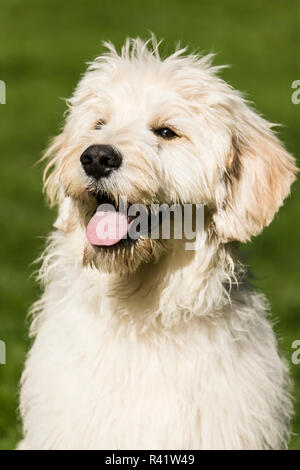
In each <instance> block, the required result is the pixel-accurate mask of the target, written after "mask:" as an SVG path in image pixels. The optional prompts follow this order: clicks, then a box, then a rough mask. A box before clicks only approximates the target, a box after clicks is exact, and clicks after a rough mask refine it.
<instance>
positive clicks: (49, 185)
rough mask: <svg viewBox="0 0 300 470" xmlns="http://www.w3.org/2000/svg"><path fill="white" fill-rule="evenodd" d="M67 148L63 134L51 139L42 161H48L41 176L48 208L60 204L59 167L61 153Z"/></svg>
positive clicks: (61, 196) (62, 196) (61, 197)
mask: <svg viewBox="0 0 300 470" xmlns="http://www.w3.org/2000/svg"><path fill="white" fill-rule="evenodd" d="M66 147H67V138H66V135H65V133H64V132H62V133H61V134H59V135H58V136H57V137H55V138H54V139H53V141H52V142H51V144H50V145H49V147H48V148H47V150H46V152H45V154H44V155H43V157H42V160H48V163H47V165H46V168H45V170H44V175H43V183H44V191H45V193H46V196H47V199H48V201H49V204H50V207H53V206H54V205H55V204H57V203H60V202H61V201H62V200H63V198H64V194H63V192H62V190H61V188H60V183H59V165H58V162H59V160H60V159H61V158H62V155H63V152H64V150H65V148H66Z"/></svg>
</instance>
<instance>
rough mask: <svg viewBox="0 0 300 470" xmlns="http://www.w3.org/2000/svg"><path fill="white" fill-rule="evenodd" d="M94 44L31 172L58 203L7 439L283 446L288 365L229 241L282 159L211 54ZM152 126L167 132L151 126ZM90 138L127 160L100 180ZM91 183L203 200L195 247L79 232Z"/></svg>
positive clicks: (261, 203)
mask: <svg viewBox="0 0 300 470" xmlns="http://www.w3.org/2000/svg"><path fill="white" fill-rule="evenodd" d="M107 47H108V52H107V53H106V54H104V55H102V56H101V57H98V58H97V59H96V60H95V61H94V62H93V63H91V64H90V65H89V68H88V70H87V73H86V74H85V75H84V77H83V78H82V80H81V81H80V83H79V85H78V87H77V88H76V90H75V92H74V95H73V97H72V98H71V99H70V100H69V103H68V104H69V113H68V116H67V119H66V124H65V126H64V129H63V131H62V133H61V134H60V135H59V136H58V137H56V139H55V140H54V142H53V144H52V145H51V146H50V148H49V150H48V151H47V153H46V158H48V159H50V160H49V163H48V166H47V171H46V179H45V187H46V190H47V193H48V196H49V198H50V201H51V203H52V204H58V205H59V208H60V209H59V217H58V220H57V222H56V224H55V228H56V230H55V231H54V232H53V233H52V235H51V236H50V239H49V244H48V247H47V249H46V251H45V253H44V255H43V257H42V260H43V263H42V268H41V271H40V280H41V281H42V282H43V284H44V288H45V290H44V294H43V296H42V298H41V300H40V301H39V302H37V303H36V305H35V306H34V309H33V313H34V319H33V323H32V330H31V332H32V335H33V336H34V337H35V340H34V343H33V346H32V348H31V350H30V352H29V354H28V357H27V361H26V366H25V370H24V373H23V376H22V384H21V404H20V409H21V415H22V419H23V424H24V439H23V441H22V442H21V444H20V448H25V449H282V448H285V447H286V446H287V442H288V436H289V422H290V417H291V414H292V407H291V401H290V398H289V390H288V389H289V377H288V371H287V366H286V364H285V362H284V361H283V360H282V358H280V356H279V354H278V351H277V342H276V338H275V335H274V333H273V330H272V327H271V325H270V322H269V320H268V319H267V316H266V302H265V299H264V297H263V296H262V295H261V294H257V293H254V292H252V291H251V289H250V288H249V287H248V285H247V283H246V280H245V276H244V274H243V268H242V266H241V264H240V263H239V261H238V259H237V254H236V251H235V244H234V243H233V242H234V241H242V242H245V241H247V240H250V238H251V236H253V235H257V234H258V233H260V232H261V230H262V229H263V227H264V226H266V225H267V224H269V223H270V222H271V220H272V218H273V216H274V214H275V213H276V211H277V210H278V208H279V207H280V206H281V204H282V202H283V200H284V198H285V197H286V196H288V194H289V192H290V186H291V183H292V182H293V181H294V179H295V174H296V167H295V165H294V159H293V158H292V157H291V156H290V155H289V154H288V153H287V152H286V151H285V150H284V148H283V147H282V145H281V144H280V142H279V141H278V139H277V138H276V136H275V135H274V133H273V132H272V130H271V127H272V126H271V124H269V123H268V122H266V121H265V120H264V119H263V118H262V117H260V116H259V115H258V114H256V113H255V112H254V111H253V110H252V109H251V108H250V107H249V105H248V103H246V101H245V100H244V99H243V98H242V97H241V95H240V94H239V93H238V92H237V91H235V90H233V89H232V88H231V87H230V86H229V85H228V84H226V83H225V82H224V81H223V80H222V79H221V78H219V77H218V76H217V71H218V67H214V66H212V65H211V59H212V57H211V56H206V57H200V56H197V55H186V54H185V50H177V51H176V52H175V53H174V54H173V55H171V56H170V57H167V58H166V59H164V60H163V59H161V58H160V56H159V52H158V44H157V43H156V42H155V40H152V42H150V43H144V42H142V41H141V40H139V39H136V40H127V41H126V43H125V45H124V47H123V49H122V51H121V54H120V55H118V53H117V52H116V50H115V49H114V47H113V46H112V45H111V44H107ZM99 120H101V128H100V129H99V128H97V129H95V124H96V123H97V122H98V121H99ZM158 126H168V127H171V128H172V129H174V130H176V133H177V134H178V135H179V137H178V138H176V139H173V140H170V141H164V140H163V139H161V137H159V136H157V135H156V134H155V133H153V129H154V128H156V127H158ZM98 127H99V126H98ZM92 144H110V145H113V146H115V147H116V148H117V149H118V150H119V151H120V152H121V153H122V155H123V158H124V161H123V164H122V166H121V168H120V169H119V170H118V171H115V172H114V173H113V174H112V175H111V176H109V177H108V178H106V179H101V180H100V181H99V182H96V181H94V180H93V179H92V178H89V177H87V176H86V175H85V173H84V171H83V169H82V167H81V165H80V161H79V158H80V155H81V154H82V152H83V151H84V150H85V149H86V148H87V147H88V146H89V145H92ZM97 191H101V192H105V193H106V194H108V195H110V197H112V198H114V199H116V200H117V198H118V197H119V196H126V197H127V199H128V200H129V201H130V202H131V203H137V202H138V203H144V204H146V205H150V204H151V203H153V202H158V203H169V204H172V203H179V204H182V203H192V204H196V203H203V204H205V205H206V215H205V230H204V231H202V232H201V233H199V234H198V235H197V241H196V244H197V247H198V249H197V250H195V251H186V250H185V244H184V240H170V241H168V240H166V241H162V240H149V239H146V238H143V237H141V238H140V239H139V240H138V241H137V242H136V243H128V244H126V243H124V244H117V245H116V246H112V247H107V248H104V247H94V246H92V245H90V244H89V242H88V241H87V238H86V233H85V229H86V225H87V222H88V220H89V219H90V218H91V216H92V214H93V212H94V210H95V208H96V206H97V203H96V201H95V198H94V197H93V196H92V194H94V193H97ZM119 245H120V246H119Z"/></svg>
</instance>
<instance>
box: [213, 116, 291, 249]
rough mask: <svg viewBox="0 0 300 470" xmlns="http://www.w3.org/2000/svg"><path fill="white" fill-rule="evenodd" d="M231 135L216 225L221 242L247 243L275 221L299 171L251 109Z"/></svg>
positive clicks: (265, 123)
mask: <svg viewBox="0 0 300 470" xmlns="http://www.w3.org/2000/svg"><path fill="white" fill-rule="evenodd" d="M237 125H239V127H237V128H236V129H235V131H234V132H233V136H232V146H231V151H230V152H229V155H228V158H227V168H226V171H225V173H224V182H223V183H224V185H225V192H224V193H225V197H224V199H223V200H222V201H219V203H218V204H217V205H218V207H217V212H216V214H215V215H214V224H215V229H216V231H217V233H218V234H219V237H220V238H221V240H222V241H224V242H228V241H232V240H239V241H243V242H244V241H247V240H249V239H250V238H251V237H252V236H254V235H257V234H259V233H260V232H261V231H262V229H263V228H264V227H265V226H266V225H268V224H269V223H270V222H271V220H272V219H273V217H274V215H275V213H276V212H277V210H278V209H279V207H280V206H281V205H282V203H283V200H284V199H285V198H286V197H287V196H288V194H289V193H290V187H291V184H292V183H293V181H294V180H295V175H296V172H297V171H298V169H297V168H296V166H295V160H294V158H293V157H292V156H291V155H290V154H289V153H288V152H287V151H286V150H285V149H284V148H283V146H282V145H281V143H280V142H279V140H278V139H277V138H276V136H275V135H274V134H273V132H272V131H271V125H269V124H268V123H267V122H266V121H265V120H264V119H262V118H261V117H259V116H258V115H256V114H255V113H254V112H252V111H251V110H248V112H246V114H245V119H243V121H242V122H240V123H239V124H238V123H237Z"/></svg>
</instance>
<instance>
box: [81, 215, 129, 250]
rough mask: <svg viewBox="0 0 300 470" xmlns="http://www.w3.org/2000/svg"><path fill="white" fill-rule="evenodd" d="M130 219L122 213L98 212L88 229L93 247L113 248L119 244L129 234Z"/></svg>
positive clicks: (88, 235) (88, 236) (87, 233)
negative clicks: (112, 246)
mask: <svg viewBox="0 0 300 470" xmlns="http://www.w3.org/2000/svg"><path fill="white" fill-rule="evenodd" d="M128 229H129V222H128V218H127V216H126V215H125V214H123V213H122V212H114V211H97V212H96V213H95V214H94V215H93V217H92V218H91V220H90V221H89V224H88V226H87V229H86V235H87V238H88V240H89V242H90V243H91V244H92V245H99V246H111V245H115V244H116V243H118V242H119V241H120V240H121V239H122V238H123V237H124V235H126V233H127V232H128Z"/></svg>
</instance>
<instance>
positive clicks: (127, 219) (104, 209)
mask: <svg viewBox="0 0 300 470" xmlns="http://www.w3.org/2000/svg"><path fill="white" fill-rule="evenodd" d="M93 197H94V198H95V199H96V201H97V208H96V210H95V212H94V213H93V215H92V217H91V219H90V221H89V222H88V225H87V228H86V235H87V239H88V241H89V242H90V243H91V244H92V245H94V246H103V247H105V246H107V247H108V246H113V245H117V244H119V243H120V242H121V241H123V240H130V241H136V240H137V238H139V236H140V232H139V235H138V236H137V235H136V231H134V230H133V228H136V227H133V224H134V221H135V220H136V219H137V217H138V216H140V214H141V210H140V207H139V205H136V204H135V205H133V204H131V203H129V202H128V201H127V200H126V199H125V198H124V197H121V196H119V197H117V199H114V198H112V197H111V196H109V195H107V194H104V193H97V194H93ZM143 207H145V206H143ZM130 212H131V213H134V215H131V214H130ZM144 216H145V217H144V218H148V210H147V209H146V212H145V211H144Z"/></svg>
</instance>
